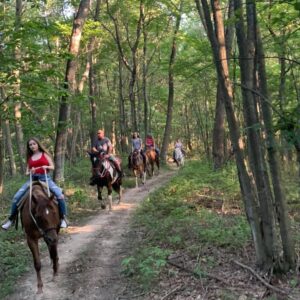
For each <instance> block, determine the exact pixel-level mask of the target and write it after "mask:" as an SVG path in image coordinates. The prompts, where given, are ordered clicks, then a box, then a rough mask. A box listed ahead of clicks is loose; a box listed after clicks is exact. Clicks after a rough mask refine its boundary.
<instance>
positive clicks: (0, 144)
mask: <svg viewBox="0 0 300 300" xmlns="http://www.w3.org/2000/svg"><path fill="white" fill-rule="evenodd" d="M3 95H4V93H3V88H2V87H1V88H0V99H1V101H0V102H2V101H3V98H4V97H3ZM3 128H4V126H3V112H2V111H0V195H2V193H3V179H4V153H5V151H4V147H5V145H4V130H3Z"/></svg>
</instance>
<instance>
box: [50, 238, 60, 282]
mask: <svg viewBox="0 0 300 300" xmlns="http://www.w3.org/2000/svg"><path fill="white" fill-rule="evenodd" d="M48 250H49V254H50V258H51V260H52V263H53V281H54V278H55V276H56V275H57V272H58V266H59V264H58V254H57V243H55V244H52V245H48Z"/></svg>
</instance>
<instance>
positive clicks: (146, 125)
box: [142, 10, 149, 136]
mask: <svg viewBox="0 0 300 300" xmlns="http://www.w3.org/2000/svg"><path fill="white" fill-rule="evenodd" d="M142 31H143V38H144V44H143V75H142V76H143V78H142V89H143V98H144V133H145V136H146V135H147V133H149V100H148V95H147V53H148V51H147V50H148V49H147V43H148V33H147V30H146V28H145V15H144V10H143V11H142Z"/></svg>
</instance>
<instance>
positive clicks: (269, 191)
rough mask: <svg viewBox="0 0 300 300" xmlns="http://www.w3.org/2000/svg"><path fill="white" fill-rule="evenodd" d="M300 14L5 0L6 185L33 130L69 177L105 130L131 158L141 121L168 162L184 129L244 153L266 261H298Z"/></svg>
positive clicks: (0, 57)
mask: <svg viewBox="0 0 300 300" xmlns="http://www.w3.org/2000/svg"><path fill="white" fill-rule="evenodd" d="M299 14H300V3H299V1H297V0H291V1H280V0H277V1H275V0H274V1H273V0H269V1H254V0H245V1H241V0H227V1H222V0H211V1H207V0H161V1H158V0H127V1H121V0H111V1H108V0H94V1H92V0H81V1H79V0H74V1H61V0H48V1H47V0H32V1H29V0H27V1H22V0H16V1H1V3H0V62H1V65H0V105H1V111H0V194H3V193H4V192H5V188H6V184H7V182H6V181H8V180H10V178H12V177H14V176H16V174H24V172H25V165H26V162H25V147H26V141H27V140H28V139H29V138H30V137H32V136H36V137H38V138H39V139H41V140H42V141H43V143H45V144H46V146H47V147H48V148H49V149H50V150H51V153H52V154H53V156H54V162H55V166H56V169H55V173H54V179H55V181H57V182H60V183H61V184H63V182H64V181H65V166H66V165H67V164H69V163H72V164H76V163H77V162H78V161H80V160H82V159H86V157H85V155H86V151H87V150H88V149H90V147H91V143H92V142H93V140H94V138H95V137H96V132H97V130H98V128H103V129H105V132H106V135H107V136H108V137H109V138H111V140H112V143H113V144H114V146H115V148H114V150H115V152H116V153H117V154H118V155H120V156H121V157H123V158H124V161H126V157H127V155H128V153H129V151H130V147H131V145H130V139H131V135H132V132H136V131H137V132H139V133H140V136H141V137H142V138H144V137H145V136H146V134H147V133H152V135H153V136H154V138H155V140H156V143H157V144H158V145H159V147H160V150H161V152H160V159H161V161H162V162H164V163H166V162H167V161H168V159H169V158H170V157H171V155H172V150H173V143H174V141H175V140H176V139H177V138H180V139H181V140H182V141H183V143H184V145H185V148H186V150H187V153H188V156H189V157H190V158H193V159H197V160H199V159H200V158H201V159H206V160H207V161H210V162H212V164H211V166H212V170H218V169H222V168H223V167H224V165H226V164H227V163H228V162H235V164H236V170H237V174H238V180H239V185H240V190H241V195H242V199H243V205H244V208H245V214H246V217H247V220H248V223H249V225H250V229H251V234H252V238H253V243H254V248H255V253H256V260H257V265H258V266H259V267H260V268H261V269H262V270H270V269H271V268H275V269H276V270H279V271H280V272H287V271H288V270H290V269H294V268H295V266H296V253H295V247H294V241H293V238H292V236H291V230H290V220H289V214H288V207H287V201H288V199H287V197H286V194H285V193H286V192H285V189H284V185H283V181H282V174H281V173H282V170H284V169H294V170H295V169H297V170H298V171H297V172H298V173H295V174H297V175H296V176H297V179H296V180H297V181H298V183H299V181H300V180H299V177H300V123H299V122H300V118H299V116H300V80H299V78H300V52H299V49H300V31H299V28H300V18H299ZM124 166H125V164H124ZM298 188H299V186H298ZM298 192H299V191H298ZM298 195H299V194H298Z"/></svg>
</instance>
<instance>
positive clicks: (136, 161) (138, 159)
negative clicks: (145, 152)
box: [132, 150, 144, 169]
mask: <svg viewBox="0 0 300 300" xmlns="http://www.w3.org/2000/svg"><path fill="white" fill-rule="evenodd" d="M143 164H144V161H143V156H142V154H141V153H140V151H139V150H134V151H133V153H132V167H133V168H134V169H139V168H141V167H142V166H143Z"/></svg>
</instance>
